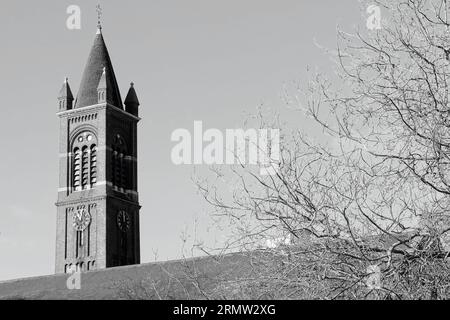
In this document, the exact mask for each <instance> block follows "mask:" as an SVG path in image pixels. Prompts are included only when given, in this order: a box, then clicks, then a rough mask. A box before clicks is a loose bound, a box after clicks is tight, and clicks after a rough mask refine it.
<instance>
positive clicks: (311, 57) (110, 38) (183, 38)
mask: <svg viewBox="0 0 450 320" xmlns="http://www.w3.org/2000/svg"><path fill="white" fill-rule="evenodd" d="M100 4H101V5H102V6H103V12H104V14H103V18H102V21H103V23H102V24H103V35H104V38H105V41H106V44H107V46H108V49H109V53H110V55H111V59H112V63H113V66H114V69H115V73H116V77H117V80H118V83H119V86H120V88H121V94H122V98H125V96H126V93H127V90H128V87H129V83H130V82H131V81H133V82H135V87H136V91H137V93H138V97H139V100H140V102H141V107H140V116H141V117H142V121H141V122H140V124H139V129H138V135H139V144H138V146H139V193H140V202H141V205H142V206H143V207H142V210H141V261H142V262H151V261H154V258H155V257H154V253H155V252H157V259H158V260H168V259H176V258H180V257H181V253H182V241H181V234H182V232H183V231H187V232H188V233H189V234H192V233H193V229H194V227H193V226H194V220H195V219H197V220H199V221H200V222H199V228H200V229H202V227H204V229H205V230H204V232H203V236H204V237H205V239H206V241H208V239H210V240H211V239H213V238H214V236H215V234H214V230H213V229H210V230H206V228H205V226H202V222H203V221H205V219H204V216H205V215H207V214H208V207H207V206H206V205H205V204H204V202H203V200H202V198H201V197H200V196H199V195H198V194H197V191H196V187H195V185H194V184H193V182H192V181H191V176H192V173H193V170H194V167H193V166H175V165H174V164H173V163H172V161H171V158H170V156H171V149H172V147H173V146H174V145H175V143H173V142H171V140H170V137H171V134H172V132H173V131H174V130H176V129H178V128H186V129H188V130H193V124H194V121H195V120H201V121H203V125H204V127H206V128H218V129H221V130H224V129H226V128H237V127H240V126H242V120H243V115H244V114H252V113H254V112H255V111H256V108H257V107H258V106H259V105H260V104H261V103H263V104H264V105H266V106H270V107H271V108H274V109H277V108H283V104H282V102H281V100H280V98H279V97H280V93H281V91H282V88H283V85H284V84H286V83H288V82H291V81H296V80H298V79H301V78H302V77H304V75H305V70H306V68H307V66H312V67H320V68H323V69H324V70H329V69H330V65H331V62H330V59H329V57H327V56H326V55H325V54H324V52H323V50H321V49H320V48H318V47H317V46H316V45H314V41H316V42H318V43H320V44H323V45H324V46H327V47H330V48H334V47H335V44H336V26H337V24H339V25H342V26H343V27H344V28H347V29H350V30H351V28H352V26H354V25H357V24H359V25H364V24H365V21H364V20H363V19H364V17H363V16H362V15H361V12H360V6H359V2H358V1H357V0H345V1H344V0H340V1H336V0H334V1H333V0H314V1H313V0H280V1H275V0H271V1H269V0H226V1H225V0H220V1H219V0H214V1H212V0H189V1H186V0H164V1H163V0H151V1H118V0H114V1H113V0H110V1H100ZM69 5H78V6H80V8H81V14H82V16H81V30H68V29H67V27H66V20H67V18H68V14H67V13H66V9H67V7H68V6H69ZM95 5H96V2H93V1H87V0H83V1H81V0H74V1H57V2H56V1H50V0H40V1H24V0H19V1H1V2H0V40H1V44H2V47H1V59H0V91H1V96H2V101H3V103H2V111H1V112H2V117H1V120H0V121H1V125H0V142H1V147H2V151H3V152H2V156H1V157H0V173H1V177H2V179H1V181H2V183H1V184H0V199H1V202H0V255H1V258H0V259H1V264H0V280H7V279H13V278H19V277H29V276H37V275H46V274H52V273H53V272H54V258H55V229H56V207H55V205H54V203H55V202H56V195H57V184H58V166H57V164H58V138H59V137H58V118H57V116H56V111H57V101H56V97H57V94H58V91H59V89H60V87H61V85H62V82H63V79H64V77H66V76H68V77H69V82H70V85H71V88H72V91H73V93H74V95H76V93H77V91H78V86H79V83H80V79H81V75H82V72H83V69H84V65H85V63H86V59H87V56H88V54H89V50H90V47H91V45H92V42H93V39H94V36H95V31H96V20H97V18H96V10H95ZM298 115H299V114H296V116H298ZM298 125H299V126H303V127H306V128H307V126H308V122H307V121H305V120H304V119H302V118H301V117H299V118H298ZM208 232H209V234H208Z"/></svg>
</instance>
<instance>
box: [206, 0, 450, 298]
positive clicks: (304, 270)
mask: <svg viewBox="0 0 450 320" xmlns="http://www.w3.org/2000/svg"><path fill="white" fill-rule="evenodd" d="M375 2H376V4H377V5H378V6H379V7H380V8H381V9H382V11H381V12H382V24H381V29H379V30H362V31H359V30H357V31H355V32H354V33H352V34H349V33H346V32H343V31H341V30H339V31H338V40H339V41H338V48H337V50H336V52H335V53H336V55H335V57H336V63H337V67H338V73H337V75H335V76H334V77H335V79H334V80H328V79H327V78H326V77H324V75H321V74H318V75H315V76H313V77H311V81H310V82H309V83H308V84H307V85H306V86H304V87H302V89H301V90H300V91H299V92H295V93H290V95H289V99H288V104H289V105H290V106H291V107H292V106H293V107H296V108H298V109H299V110H301V111H303V112H302V115H303V114H305V115H306V116H308V117H310V118H311V119H312V120H314V123H315V124H316V125H317V126H319V127H320V128H321V129H322V132H323V133H324V134H325V135H326V137H327V138H326V139H323V138H322V139H320V138H319V139H317V138H316V140H315V141H314V140H313V139H311V138H310V137H308V136H307V135H306V134H305V132H302V131H301V130H300V129H299V131H296V132H288V131H287V130H286V131H285V132H284V134H283V136H282V147H281V161H280V163H279V170H278V171H277V173H276V175H273V176H269V177H261V176H259V175H258V173H257V172H255V170H253V169H252V168H250V167H248V166H246V165H239V166H235V167H232V168H231V169H230V170H229V171H226V170H227V169H226V168H221V169H220V170H215V171H214V173H215V176H214V177H213V178H212V177H211V176H209V177H207V179H206V180H200V181H198V185H199V188H200V190H201V192H202V193H203V195H204V197H205V199H206V200H207V201H208V202H209V203H210V204H211V205H212V206H213V208H215V210H214V216H215V217H217V218H218V221H220V223H222V224H223V225H226V226H227V227H228V228H230V240H229V242H228V243H227V244H226V247H225V248H220V249H226V250H228V251H247V252H248V253H249V254H251V255H252V259H254V265H255V268H254V273H253V276H252V277H250V278H251V279H242V281H244V280H245V281H246V282H245V286H246V288H252V287H253V288H256V289H255V290H250V289H249V290H248V291H247V294H248V297H249V298H261V297H265V298H278V299H283V298H288V299H298V298H319V299H320V298H324V299H330V298H332V299H335V298H355V299H363V298H369V299H442V298H449V297H450V287H449V286H450V280H449V279H448V274H449V271H450V270H449V264H448V262H447V261H448V260H447V256H448V252H449V250H448V247H447V246H446V241H444V239H445V237H446V235H447V233H448V232H449V230H450V223H449V217H450V214H449V205H450V201H449V199H450V198H449V196H450V159H449V156H450V105H449V94H450V92H449V79H448V77H449V75H450V61H449V53H450V29H449V28H450V25H449V23H448V20H447V11H448V10H450V4H448V3H447V1H445V0H386V1H375ZM363 7H364V6H363ZM325 140H326V142H328V143H325ZM330 142H331V143H330ZM228 186H233V187H234V189H233V190H232V191H231V192H229V188H228ZM268 239H272V243H275V245H270V246H269V248H267V246H266V247H265V248H264V249H263V248H262V247H263V246H261V244H263V243H265V242H266V241H267V240H268ZM287 239H291V241H287ZM378 270H379V271H378ZM374 279H375V280H376V281H375V282H374V283H372V282H371V281H372V280H374ZM241 298H242V297H241Z"/></svg>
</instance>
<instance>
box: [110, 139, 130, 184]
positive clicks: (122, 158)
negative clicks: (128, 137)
mask: <svg viewBox="0 0 450 320" xmlns="http://www.w3.org/2000/svg"><path fill="white" fill-rule="evenodd" d="M126 153H127V148H126V145H125V141H124V140H123V138H122V137H121V136H120V135H119V134H118V135H116V136H115V137H114V140H113V146H112V183H113V185H114V187H115V188H116V189H118V190H119V191H121V192H123V191H125V190H126V189H127V175H128V165H127V160H126Z"/></svg>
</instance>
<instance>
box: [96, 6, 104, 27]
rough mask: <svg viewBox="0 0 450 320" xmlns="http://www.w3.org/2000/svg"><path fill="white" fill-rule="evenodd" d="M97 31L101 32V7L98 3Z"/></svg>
mask: <svg viewBox="0 0 450 320" xmlns="http://www.w3.org/2000/svg"><path fill="white" fill-rule="evenodd" d="M96 9H97V29H98V30H97V33H101V30H102V13H103V11H102V7H101V6H100V5H99V4H98V5H97V7H96Z"/></svg>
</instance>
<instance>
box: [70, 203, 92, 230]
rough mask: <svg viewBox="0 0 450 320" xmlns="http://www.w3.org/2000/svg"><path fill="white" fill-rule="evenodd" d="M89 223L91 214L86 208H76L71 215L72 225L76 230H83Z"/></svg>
mask: <svg viewBox="0 0 450 320" xmlns="http://www.w3.org/2000/svg"><path fill="white" fill-rule="evenodd" d="M90 224H91V215H90V214H89V212H87V210H86V209H84V208H82V209H78V210H77V211H76V212H75V213H74V215H73V227H74V228H75V230H77V231H84V230H85V229H86V228H87V227H88V226H89V225H90Z"/></svg>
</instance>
